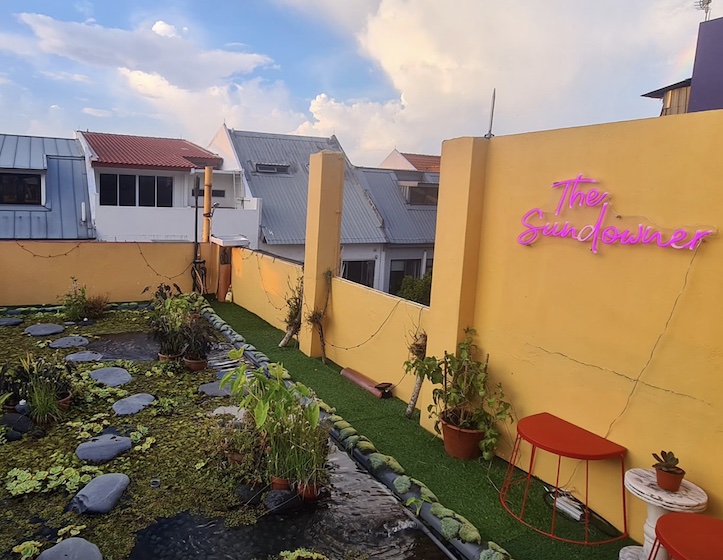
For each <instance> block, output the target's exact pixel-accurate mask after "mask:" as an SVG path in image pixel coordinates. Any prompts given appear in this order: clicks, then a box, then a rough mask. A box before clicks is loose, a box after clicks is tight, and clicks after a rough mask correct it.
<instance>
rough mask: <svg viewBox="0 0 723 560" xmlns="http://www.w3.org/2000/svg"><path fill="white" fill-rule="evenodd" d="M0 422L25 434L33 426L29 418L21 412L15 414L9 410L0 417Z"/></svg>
mask: <svg viewBox="0 0 723 560" xmlns="http://www.w3.org/2000/svg"><path fill="white" fill-rule="evenodd" d="M0 424H2V425H3V426H7V427H8V428H10V429H11V430H15V431H16V432H20V433H21V434H27V433H28V432H29V431H30V430H32V429H33V428H34V427H35V424H33V421H32V420H31V419H30V418H28V417H27V416H23V415H22V414H16V413H15V412H11V413H9V414H6V415H4V416H3V417H2V418H0Z"/></svg>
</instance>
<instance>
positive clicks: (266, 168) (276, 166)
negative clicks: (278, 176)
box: [256, 163, 291, 173]
mask: <svg viewBox="0 0 723 560" xmlns="http://www.w3.org/2000/svg"><path fill="white" fill-rule="evenodd" d="M290 167H291V166H290V165H288V164H283V163H257V164H256V172H257V173H289V169H290Z"/></svg>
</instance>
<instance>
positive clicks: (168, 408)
mask: <svg viewBox="0 0 723 560" xmlns="http://www.w3.org/2000/svg"><path fill="white" fill-rule="evenodd" d="M177 409H178V402H177V401H175V400H174V399H171V398H169V397H160V398H158V399H156V400H155V401H153V402H152V403H151V411H150V412H151V415H152V416H171V415H173V414H174V413H175V412H176V410H177Z"/></svg>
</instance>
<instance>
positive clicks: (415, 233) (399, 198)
mask: <svg viewBox="0 0 723 560" xmlns="http://www.w3.org/2000/svg"><path fill="white" fill-rule="evenodd" d="M357 172H358V174H359V177H360V181H361V184H362V186H363V187H364V188H365V189H366V190H367V191H368V192H369V195H370V196H371V199H372V201H373V202H374V205H375V206H376V207H377V210H378V211H379V213H380V214H381V215H382V217H383V218H384V229H385V231H386V234H387V238H388V240H389V243H398V244H432V243H434V234H435V229H436V226H437V207H436V206H417V205H411V204H408V203H407V200H406V199H405V197H404V193H403V192H402V189H401V188H400V186H399V183H398V181H399V180H407V181H411V180H416V181H418V182H420V183H429V184H435V183H439V175H436V174H433V173H419V172H416V171H391V170H387V169H372V168H364V167H359V168H357ZM400 175H402V176H404V179H402V177H400Z"/></svg>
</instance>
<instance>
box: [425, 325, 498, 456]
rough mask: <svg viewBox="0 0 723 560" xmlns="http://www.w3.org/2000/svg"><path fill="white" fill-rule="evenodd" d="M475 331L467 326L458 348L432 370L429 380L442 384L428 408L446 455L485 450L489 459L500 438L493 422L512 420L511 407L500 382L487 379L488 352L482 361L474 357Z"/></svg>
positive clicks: (470, 453)
mask: <svg viewBox="0 0 723 560" xmlns="http://www.w3.org/2000/svg"><path fill="white" fill-rule="evenodd" d="M474 334H476V331H475V330H474V329H472V328H468V329H466V330H465V335H466V336H465V338H464V339H463V340H462V341H461V342H459V343H458V344H457V351H456V352H455V353H454V354H449V353H447V352H445V354H444V358H443V359H442V360H441V361H440V363H441V368H440V371H435V372H433V373H432V375H431V379H432V381H433V382H435V383H441V387H436V388H435V389H434V390H433V392H432V400H433V403H432V404H431V405H430V406H429V407H428V409H427V410H428V412H429V413H430V418H431V417H435V418H436V421H435V425H434V429H435V431H436V432H437V433H441V434H442V437H443V438H444V448H445V451H446V452H447V453H448V454H449V455H451V456H452V457H456V458H458V459H474V458H476V457H478V456H479V454H480V451H484V452H485V456H486V457H487V458H489V459H491V458H492V456H493V454H494V449H495V447H496V446H497V443H498V439H499V432H498V431H497V429H496V424H497V422H500V421H507V420H510V421H511V420H512V414H511V408H512V407H511V405H510V403H509V402H507V401H506V400H505V395H504V393H503V391H502V385H501V384H498V385H497V386H491V385H490V383H489V377H488V374H487V365H488V363H489V355H488V356H487V358H486V359H485V362H484V363H482V362H480V361H479V360H477V359H476V355H477V353H478V348H477V345H476V344H474V342H473V340H472V336H473V335H474ZM440 428H441V430H440Z"/></svg>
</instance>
